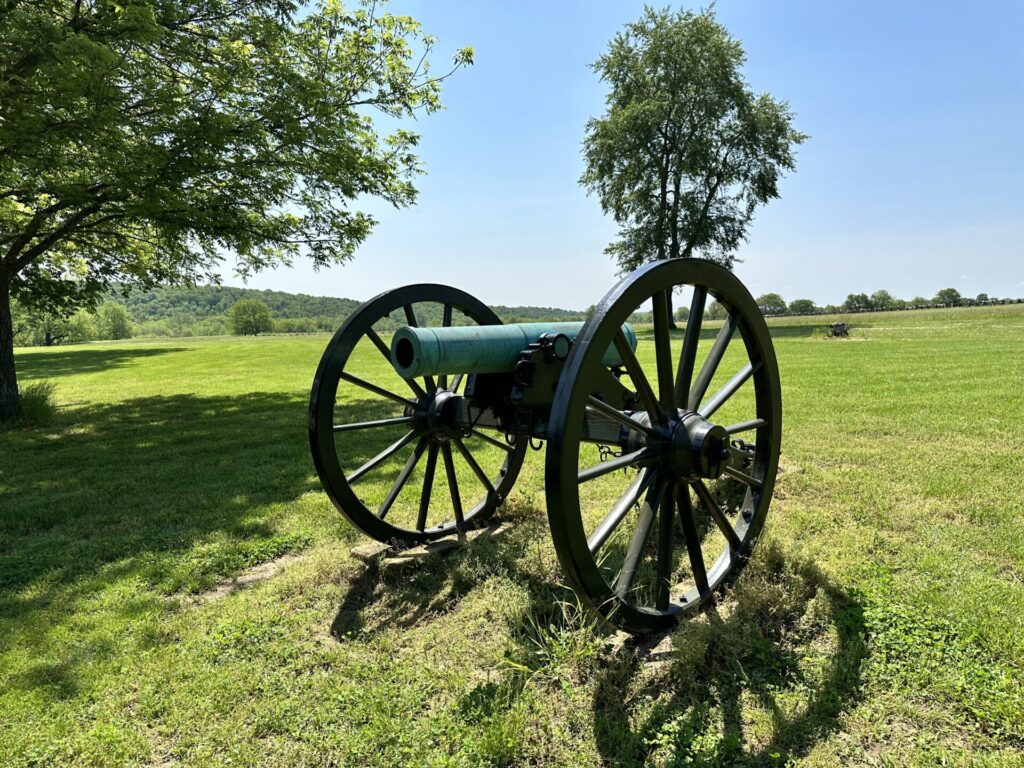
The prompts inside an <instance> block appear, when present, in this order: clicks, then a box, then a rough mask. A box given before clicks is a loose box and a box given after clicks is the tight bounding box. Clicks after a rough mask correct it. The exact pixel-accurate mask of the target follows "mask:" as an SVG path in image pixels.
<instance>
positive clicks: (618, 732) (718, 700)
mask: <svg viewBox="0 0 1024 768" xmlns="http://www.w3.org/2000/svg"><path fill="white" fill-rule="evenodd" d="M652 645H653V643H652V642H650V641H648V642H647V643H640V644H632V645H631V644H627V645H626V646H625V647H623V649H622V650H621V651H620V652H619V654H618V655H617V656H616V658H614V659H613V660H612V662H611V663H610V664H608V666H607V668H606V669H605V670H604V671H603V672H602V673H601V674H600V676H599V678H598V680H597V684H596V690H595V693H594V699H593V706H594V731H595V736H596V739H597V744H598V749H599V751H600V752H601V755H602V757H603V758H604V759H605V761H606V762H607V763H608V764H613V765H644V764H647V763H648V762H649V761H651V760H652V759H655V760H656V761H657V763H658V764H659V765H687V766H690V765H694V766H702V765H706V766H719V765H729V766H733V765H736V766H741V765H749V766H758V765H782V764H787V763H788V761H790V760H792V759H795V758H798V757H801V756H803V755H806V754H807V753H808V752H809V751H810V750H811V748H812V747H813V746H814V745H815V744H816V743H817V742H818V741H820V740H821V739H823V738H825V737H827V736H828V734H829V733H831V732H832V731H834V730H836V728H837V727H838V725H839V719H840V717H841V715H842V713H843V712H845V711H846V710H847V709H849V708H850V707H851V705H852V704H853V703H854V702H855V701H856V700H857V698H858V696H859V689H860V666H861V663H862V661H863V660H864V658H865V655H866V631H865V626H864V619H863V612H862V608H861V604H860V602H859V601H858V600H857V599H856V598H855V597H854V596H853V595H851V594H849V593H847V592H845V591H843V590H842V589H840V588H838V587H836V586H834V585H833V584H831V583H830V581H829V580H828V578H827V577H826V576H825V575H824V574H823V573H822V572H821V571H820V570H818V569H817V568H816V567H815V566H814V565H813V564H810V563H803V562H799V561H794V560H791V559H789V558H787V557H786V556H785V555H784V554H783V553H782V552H781V551H780V550H779V549H778V548H776V547H772V546H768V547H762V551H760V552H757V553H756V554H755V558H754V560H753V561H752V563H751V565H750V566H749V567H748V570H747V571H746V572H745V573H743V574H742V575H741V576H740V577H739V579H738V581H737V583H736V585H735V586H734V587H733V588H732V590H731V591H730V593H729V595H728V597H727V599H726V602H724V603H723V604H722V605H721V606H713V607H711V608H710V609H708V610H707V611H705V612H704V613H703V614H702V615H701V616H699V617H697V618H696V619H694V620H692V621H690V622H688V623H685V624H683V625H682V626H680V627H679V629H677V630H676V631H675V632H674V633H672V634H671V635H670V636H669V637H668V638H665V642H663V643H660V644H658V646H657V648H656V649H654V650H653V651H652V649H651V646H652ZM666 645H668V646H669V647H668V648H667V649H665V650H661V653H660V654H659V653H658V652H657V651H658V650H660V649H663V648H665V646H666ZM652 662H654V663H653V664H652ZM652 666H654V667H659V669H655V670H653V671H652V670H651V669H650V667H652ZM645 667H647V669H646V671H645ZM638 680H643V682H642V683H640V684H638V682H637V681H638Z"/></svg>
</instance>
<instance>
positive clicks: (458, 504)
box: [441, 443, 465, 530]
mask: <svg viewBox="0 0 1024 768" xmlns="http://www.w3.org/2000/svg"><path fill="white" fill-rule="evenodd" d="M441 456H442V458H443V459H444V472H445V474H446V475H447V476H448V492H449V493H450V494H451V497H452V511H453V512H454V513H455V526H456V528H458V529H459V530H462V526H463V525H464V524H465V520H464V519H463V517H462V499H461V498H460V497H459V478H458V476H457V475H456V474H455V462H454V461H452V447H451V445H449V444H448V443H443V444H442V445H441Z"/></svg>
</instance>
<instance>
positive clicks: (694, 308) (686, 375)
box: [675, 285, 708, 408]
mask: <svg viewBox="0 0 1024 768" xmlns="http://www.w3.org/2000/svg"><path fill="white" fill-rule="evenodd" d="M707 298H708V292H707V290H706V289H705V288H704V286H702V285H695V286H693V299H692V300H691V301H690V314H689V315H687V316H686V334H685V335H684V336H683V353H682V355H680V357H679V368H678V369H677V370H676V393H675V394H676V405H677V406H678V407H680V408H685V407H686V405H687V402H688V398H689V394H690V384H691V383H692V382H693V367H694V365H695V364H696V360H697V347H698V345H699V344H700V327H701V323H702V322H703V319H704V304H705V302H706V301H707Z"/></svg>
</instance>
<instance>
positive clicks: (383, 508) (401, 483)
mask: <svg viewBox="0 0 1024 768" xmlns="http://www.w3.org/2000/svg"><path fill="white" fill-rule="evenodd" d="M429 441H430V438H429V437H427V436H426V435H424V436H423V437H421V438H420V441H419V442H418V443H416V447H415V448H414V449H413V451H412V455H411V456H410V457H409V460H408V461H406V462H405V466H404V467H402V471H401V472H399V473H398V477H397V478H395V482H394V485H392V486H391V490H390V491H388V495H387V496H385V497H384V501H383V502H381V505H380V509H379V510H378V511H377V517H379V518H380V519H381V520H383V519H384V516H385V515H387V513H388V512H389V511H390V510H391V507H392V506H393V505H394V503H395V499H397V498H398V494H399V493H401V492H402V488H404V487H405V483H406V481H408V479H409V475H411V474H412V471H413V469H415V468H416V464H417V463H419V460H420V456H422V455H423V451H425V450H426V449H427V443H428V442H429Z"/></svg>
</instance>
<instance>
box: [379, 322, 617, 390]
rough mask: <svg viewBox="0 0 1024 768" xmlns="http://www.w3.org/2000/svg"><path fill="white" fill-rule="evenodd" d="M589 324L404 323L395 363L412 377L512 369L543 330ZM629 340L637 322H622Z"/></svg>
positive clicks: (574, 329) (610, 361)
mask: <svg viewBox="0 0 1024 768" xmlns="http://www.w3.org/2000/svg"><path fill="white" fill-rule="evenodd" d="M582 328H583V323H582V322H576V323H510V324H509V325H465V326H452V327H443V328H414V327H412V326H408V325H407V326H404V327H402V328H399V329H398V330H397V331H395V335H394V337H393V338H392V340H391V364H392V365H393V366H394V367H395V370H396V371H397V372H398V374H399V375H400V376H402V377H404V378H407V379H411V378H415V377H416V376H435V375H439V374H457V373H464V374H470V373H506V372H510V371H511V370H512V369H513V368H514V367H515V364H516V360H517V359H518V358H519V353H520V352H522V351H523V350H524V349H526V348H527V347H528V346H529V345H530V344H533V343H534V342H536V341H538V340H540V338H541V337H542V336H549V337H553V336H558V335H562V336H566V337H568V339H569V340H570V341H572V340H573V339H575V338H576V335H577V334H578V333H579V332H580V329H582ZM622 332H623V334H625V337H626V340H627V341H628V342H629V345H630V346H631V347H632V348H633V349H636V344H637V339H636V333H634V332H633V328H632V327H631V326H630V325H629V324H628V323H626V324H625V325H623V326H622ZM603 362H604V364H605V365H608V366H616V365H621V364H622V359H621V358H620V357H619V353H618V352H617V351H616V350H615V347H614V346H610V347H609V348H608V350H607V351H606V352H605V354H604V358H603Z"/></svg>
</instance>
